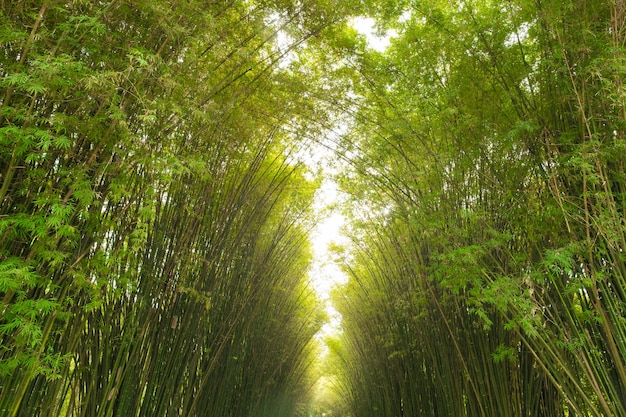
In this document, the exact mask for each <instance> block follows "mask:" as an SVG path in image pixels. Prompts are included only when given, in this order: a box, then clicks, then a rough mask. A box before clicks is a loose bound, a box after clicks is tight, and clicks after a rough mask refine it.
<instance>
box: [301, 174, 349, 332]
mask: <svg viewBox="0 0 626 417" xmlns="http://www.w3.org/2000/svg"><path fill="white" fill-rule="evenodd" d="M337 188H338V186H337V184H336V183H335V182H333V181H332V180H330V179H324V181H323V182H322V185H321V187H320V189H319V190H318V191H317V194H316V196H315V207H314V208H315V210H316V211H317V212H318V213H320V214H321V215H322V216H323V220H322V221H320V222H319V223H318V224H317V226H316V227H315V229H314V230H313V233H312V234H311V239H312V244H313V245H312V246H313V265H312V266H311V270H310V272H309V276H310V279H311V283H312V285H313V287H314V288H315V291H316V292H317V295H318V297H319V298H320V300H321V301H322V302H324V303H325V305H326V312H327V314H328V317H329V322H328V323H326V324H325V325H324V327H323V328H322V332H321V335H320V336H322V337H323V336H324V335H325V334H329V333H334V332H337V331H338V330H339V328H340V326H341V317H340V315H339V313H338V312H337V311H336V310H335V309H334V308H333V306H332V303H331V301H330V292H331V291H332V289H333V288H334V287H335V286H336V285H341V284H343V283H345V282H346V281H347V277H346V276H345V274H344V273H343V271H341V269H340V268H339V266H338V265H337V264H336V263H334V262H333V260H332V258H333V257H332V254H331V253H330V250H329V246H330V245H331V244H333V243H335V244H343V243H345V242H346V238H345V237H343V236H342V235H341V228H342V227H343V226H344V224H345V218H344V216H343V215H342V214H341V213H339V212H337V211H332V209H331V210H329V207H330V206H332V205H333V204H335V203H337V202H338V200H339V196H338V191H337Z"/></svg>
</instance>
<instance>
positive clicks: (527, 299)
mask: <svg viewBox="0 0 626 417" xmlns="http://www.w3.org/2000/svg"><path fill="white" fill-rule="evenodd" d="M400 12H402V13H403V14H402V19H401V21H400V22H398V21H397V17H398V15H399V13H400ZM376 13H377V15H378V16H382V17H384V18H386V19H387V23H386V25H387V27H395V28H396V30H397V31H398V36H397V37H396V38H394V39H393V40H392V44H391V46H390V48H389V49H387V50H386V51H385V52H384V53H378V52H376V51H373V50H367V49H365V48H363V47H362V46H361V47H360V48H359V47H357V48H355V49H354V51H353V53H352V54H351V56H350V58H348V59H346V60H345V65H346V68H350V69H352V74H353V75H352V80H353V82H354V84H353V85H354V86H355V94H354V95H353V97H354V102H353V103H352V108H353V109H355V116H354V117H355V122H354V124H353V129H352V130H351V131H350V132H349V133H348V134H347V135H346V137H345V147H346V149H348V150H350V151H351V152H352V155H353V158H352V162H353V165H352V166H353V169H352V170H351V172H349V173H346V174H345V175H343V176H342V178H341V180H342V181H343V183H344V186H345V188H346V189H347V190H348V191H349V192H350V193H351V195H352V196H353V198H354V199H355V202H356V204H355V205H354V208H352V209H351V212H352V214H353V217H355V218H356V221H357V224H360V226H359V227H358V228H356V229H355V230H354V231H353V233H352V234H353V236H354V242H355V243H354V250H353V251H352V253H349V254H348V256H347V260H346V272H347V273H348V274H349V276H350V278H351V279H350V283H349V284H348V285H347V286H346V287H345V288H344V289H343V290H341V291H338V292H337V294H336V297H335V298H336V303H337V307H338V309H339V310H340V312H341V314H342V316H343V328H344V332H343V334H342V335H340V336H339V337H338V339H337V340H336V341H335V342H334V343H333V346H334V350H335V352H336V355H335V359H334V361H335V364H334V369H335V370H336V372H337V375H336V382H337V386H338V389H339V392H340V393H341V395H342V396H343V397H344V398H345V399H346V401H345V404H344V406H343V408H344V409H345V410H348V412H349V413H350V414H351V415H353V416H358V417H366V416H371V415H380V416H390V417H391V416H422V415H426V416H529V417H530V416H533V417H535V416H546V417H547V416H568V415H569V416H571V415H584V416H606V415H612V416H626V402H625V399H626V391H625V390H624V389H625V388H624V387H626V372H625V369H626V321H625V317H626V316H625V314H626V310H625V308H624V306H625V305H626V304H625V302H626V263H625V261H626V258H625V255H624V254H625V253H626V226H625V221H624V219H625V217H624V214H625V208H626V200H625V195H626V194H625V192H626V182H625V179H626V178H625V174H624V173H625V171H624V163H625V162H626V153H625V152H624V150H625V146H626V141H625V137H624V127H625V125H624V123H625V120H626V119H625V116H626V113H625V109H626V108H625V107H624V100H623V97H624V86H623V76H624V69H625V68H626V67H624V53H625V50H624V41H625V38H624V33H625V26H624V22H625V20H624V19H625V16H626V14H625V13H626V9H625V8H624V4H623V2H609V1H584V0H583V1H541V2H535V1H524V0H520V1H512V2H511V1H509V2H496V1H493V2H492V1H463V2H447V1H437V0H426V1H419V2H411V4H410V5H408V4H407V5H406V6H405V7H404V9H403V10H399V11H397V12H396V15H395V16H396V17H394V15H393V13H391V14H387V15H385V14H384V13H382V14H381V12H380V11H376ZM364 206H365V207H370V209H369V210H363V209H362V207H364Z"/></svg>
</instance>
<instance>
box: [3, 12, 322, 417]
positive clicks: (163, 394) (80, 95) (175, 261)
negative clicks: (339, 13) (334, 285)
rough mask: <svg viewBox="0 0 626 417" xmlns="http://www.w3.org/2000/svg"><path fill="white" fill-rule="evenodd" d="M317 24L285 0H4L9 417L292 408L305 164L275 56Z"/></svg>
mask: <svg viewBox="0 0 626 417" xmlns="http://www.w3.org/2000/svg"><path fill="white" fill-rule="evenodd" d="M327 24H328V22H326V21H324V20H323V19H321V18H317V17H316V16H313V15H311V13H310V10H309V9H308V8H307V5H299V6H298V5H296V4H291V5H289V4H286V3H284V4H281V2H275V3H272V2H266V3H262V2H259V3H255V4H249V3H246V2H239V1H233V2H204V1H171V2H162V1H148V0H146V1H143V0H141V1H124V0H119V1H117V0H112V1H78V0H77V1H74V0H46V1H13V0H9V1H2V2H0V72H1V74H0V79H1V85H0V95H1V97H2V98H1V100H2V106H1V107H0V111H1V113H2V114H1V115H0V118H1V120H2V122H1V127H0V293H1V295H2V307H1V309H2V310H1V313H0V315H1V323H0V360H1V362H0V363H1V366H0V414H1V415H3V416H10V417H14V416H89V417H95V416H220V417H223V416H264V415H265V416H274V417H276V416H292V415H295V414H296V413H302V412H304V411H303V410H304V406H305V404H306V401H307V398H308V393H309V391H310V387H311V385H312V384H313V382H314V380H313V377H312V373H311V371H312V364H314V357H315V354H316V349H317V348H316V345H315V344H314V343H313V336H314V335H315V333H317V331H318V330H319V328H320V326H321V324H322V322H323V319H324V312H323V310H322V309H320V308H319V307H318V305H317V302H316V299H315V294H314V292H313V290H312V289H311V288H310V287H309V286H308V284H307V268H308V264H309V259H310V256H311V255H310V250H309V243H308V240H307V239H308V238H307V236H308V235H307V233H308V230H309V229H310V228H311V225H312V221H313V219H312V218H311V215H310V212H309V210H308V207H309V205H310V204H311V199H312V197H313V191H314V190H315V187H316V183H315V180H311V179H310V177H309V176H306V175H305V170H304V167H303V166H302V165H301V164H300V163H298V162H297V159H296V158H295V157H294V156H293V155H292V154H293V152H294V151H295V149H296V147H295V146H294V143H293V140H294V136H293V133H290V132H291V131H293V130H294V129H295V128H293V126H303V123H301V122H298V120H299V119H298V118H302V117H304V116H306V114H307V112H306V111H305V110H302V109H304V108H307V104H306V102H305V100H304V98H303V96H302V94H300V92H299V89H300V88H301V87H302V82H301V80H299V79H297V78H295V77H292V76H290V75H289V74H288V73H287V71H282V70H280V66H279V65H278V63H279V62H280V61H281V59H282V58H284V56H285V54H287V53H288V52H289V51H290V50H292V49H294V48H295V47H296V46H297V42H301V41H302V40H303V39H306V38H307V37H310V36H312V35H313V34H315V33H317V32H319V31H320V30H321V29H322V28H324V27H325V26H326V25H327ZM288 26H289V27H290V28H291V29H290V30H291V33H292V34H293V39H294V41H293V42H292V43H291V44H288V45H282V46H279V45H277V44H276V42H275V38H276V32H277V30H278V29H279V28H282V29H283V30H287V27H288ZM296 109H299V111H298V112H297V113H296V111H295V110H296ZM308 111H310V112H313V111H314V109H313V108H312V107H311V106H309V110H308ZM268 113H269V114H271V115H272V116H273V117H272V118H270V117H268V116H267V114H268ZM319 117H321V116H319ZM278 121H283V122H284V124H285V126H281V125H280V124H279V122H278ZM287 125H290V126H292V127H291V128H290V129H291V130H290V129H288V128H286V126H287Z"/></svg>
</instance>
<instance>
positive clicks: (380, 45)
mask: <svg viewBox="0 0 626 417" xmlns="http://www.w3.org/2000/svg"><path fill="white" fill-rule="evenodd" d="M351 23H352V27H353V28H355V29H356V30H357V32H359V33H360V34H361V35H363V36H365V39H366V40H367V46H368V47H369V48H372V49H374V50H375V51H378V52H383V51H384V50H385V49H387V48H388V47H389V45H390V44H391V38H393V37H396V36H398V32H396V31H395V30H393V29H392V30H388V31H387V32H385V34H384V35H383V36H379V35H378V34H377V33H376V21H375V20H374V19H372V18H371V17H363V16H359V17H355V18H353V19H352V22H351Z"/></svg>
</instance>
